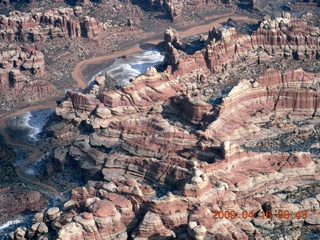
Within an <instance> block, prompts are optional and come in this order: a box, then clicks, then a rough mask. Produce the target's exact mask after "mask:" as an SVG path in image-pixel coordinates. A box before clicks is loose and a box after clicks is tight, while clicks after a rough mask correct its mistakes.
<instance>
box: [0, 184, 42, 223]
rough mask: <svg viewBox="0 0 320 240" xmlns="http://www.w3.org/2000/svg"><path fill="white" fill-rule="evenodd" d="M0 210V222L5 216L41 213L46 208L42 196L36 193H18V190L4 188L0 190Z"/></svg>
mask: <svg viewBox="0 0 320 240" xmlns="http://www.w3.org/2000/svg"><path fill="white" fill-rule="evenodd" d="M0 195H1V200H0V203H1V206H2V207H1V209H0V213H1V214H0V216H1V217H0V220H1V221H4V220H5V217H6V216H8V215H9V216H10V215H14V214H15V213H21V212H25V211H31V212H34V211H41V210H42V209H43V208H44V207H45V206H46V201H45V199H44V198H43V196H42V195H41V194H40V193H39V192H36V191H23V192H22V191H19V190H18V189H11V188H5V189H1V190H0Z"/></svg>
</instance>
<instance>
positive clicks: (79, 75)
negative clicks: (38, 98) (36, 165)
mask: <svg viewBox="0 0 320 240" xmlns="http://www.w3.org/2000/svg"><path fill="white" fill-rule="evenodd" d="M229 17H231V18H232V19H233V20H235V21H237V20H243V21H247V22H256V21H257V19H253V18H248V17H244V16H237V15H229V16H225V15H224V16H220V17H219V16H215V17H210V18H205V19H204V20H203V21H202V22H200V23H198V24H199V25H197V26H193V27H190V28H188V29H186V30H182V31H179V37H181V38H185V37H188V36H192V35H195V34H200V33H206V32H208V30H209V29H210V28H212V27H219V26H220V25H221V23H223V22H226V21H227V20H228V18H229ZM162 39H163V33H162V32H158V33H156V35H155V36H154V37H152V38H151V39H147V40H146V39H145V40H143V39H141V40H140V43H142V42H144V43H145V44H157V43H158V42H160V41H162ZM138 51H141V48H140V47H139V46H138V45H137V43H132V44H131V45H130V46H129V47H127V48H125V49H123V50H121V51H118V52H113V53H109V54H106V55H103V56H98V57H94V58H91V59H87V60H84V61H82V62H80V63H78V64H77V65H76V66H75V69H74V71H73V72H72V77H73V78H74V80H75V81H76V82H77V86H75V87H81V88H83V89H85V88H86V87H87V81H86V79H85V77H84V74H83V73H84V71H85V70H86V67H87V66H88V65H95V64H101V63H103V62H106V61H108V60H111V59H114V58H117V57H120V56H123V55H129V54H133V53H136V52H138ZM54 107H56V103H55V102H47V103H43V104H39V105H35V106H31V107H26V108H24V109H19V110H13V111H11V112H7V113H5V114H2V115H0V133H1V134H2V136H3V137H4V139H5V141H6V143H7V144H9V145H13V146H16V147H19V148H23V149H25V150H27V151H30V152H32V154H31V155H30V156H29V157H28V159H26V164H25V166H24V167H20V168H16V173H17V175H18V176H19V177H20V178H21V179H24V180H26V181H28V182H31V183H33V184H36V185H38V186H40V187H44V188H46V189H47V190H49V191H50V192H52V194H53V195H54V196H55V197H56V198H57V199H60V201H63V200H64V199H63V197H62V196H61V194H60V192H59V191H58V190H57V189H56V188H55V187H53V186H50V185H48V184H45V183H43V182H41V181H39V180H38V179H36V178H34V177H32V176H30V175H26V174H25V173H24V171H25V169H26V168H27V167H28V166H30V165H31V164H32V162H34V161H35V160H37V159H38V158H39V157H41V156H42V155H43V153H41V152H40V151H39V149H37V148H36V147H35V146H31V145H28V144H24V143H21V142H18V141H16V140H14V139H12V138H11V137H10V134H9V133H8V132H7V131H6V127H7V123H6V120H7V119H8V118H10V117H13V116H16V115H20V114H23V113H26V112H28V111H34V110H41V109H50V108H54Z"/></svg>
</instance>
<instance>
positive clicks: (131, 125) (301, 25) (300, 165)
mask: <svg viewBox="0 0 320 240" xmlns="http://www.w3.org/2000/svg"><path fill="white" fill-rule="evenodd" d="M319 37H320V36H319V29H318V28H317V27H313V26H309V25H307V23H306V22H305V21H303V20H302V19H295V18H291V17H290V15H289V14H284V15H283V17H281V18H276V19H274V20H272V19H270V18H268V17H266V18H265V19H264V20H263V21H262V22H260V23H259V27H258V28H257V29H256V30H255V31H254V32H253V33H252V34H251V35H248V34H238V33H237V32H236V31H235V29H234V28H232V27H224V28H221V29H210V30H209V32H208V38H207V39H206V40H204V39H201V40H199V43H201V44H202V49H200V50H198V51H196V52H194V53H193V54H187V53H186V51H185V49H186V48H185V45H184V43H183V42H182V41H181V40H180V39H179V38H178V36H177V33H176V32H175V31H174V30H172V29H168V30H167V31H166V32H165V44H166V57H165V63H166V64H167V68H166V70H165V71H163V72H158V71H157V70H156V69H155V68H150V69H148V71H147V72H146V74H145V75H141V76H138V77H137V78H135V79H133V80H132V81H131V82H130V83H128V84H126V85H124V86H122V87H121V88H119V89H117V90H112V91H103V82H104V79H103V77H102V79H101V78H100V79H99V78H97V80H96V83H95V84H96V85H97V87H100V91H97V93H96V94H92V93H86V94H85V93H79V92H74V91H69V92H68V93H67V94H66V98H65V100H64V101H63V102H61V103H60V104H59V105H58V106H57V108H56V114H57V115H58V116H61V118H62V119H63V121H64V122H65V125H66V126H67V125H68V124H73V125H77V126H78V125H79V126H80V125H81V126H83V124H84V125H85V126H86V127H87V129H90V133H89V134H85V133H83V132H82V133H80V132H79V133H72V132H67V129H68V128H67V127H66V128H65V129H62V130H61V129H60V130H59V131H56V132H55V136H56V138H66V137H68V136H73V137H74V136H75V135H76V137H75V140H74V141H73V143H72V145H71V146H69V147H66V150H64V151H66V152H67V155H68V156H69V157H70V158H71V159H72V161H75V162H76V163H77V165H78V166H79V171H84V172H85V174H86V176H87V178H88V179H91V180H89V181H88V183H87V185H86V186H83V187H78V188H75V189H73V190H72V196H71V199H70V200H69V201H67V202H65V203H64V206H63V207H62V208H60V209H59V208H50V209H48V210H46V211H44V212H40V213H37V214H36V215H35V217H34V221H33V225H32V226H31V228H29V229H26V228H18V229H17V230H16V231H15V232H12V233H11V237H12V238H13V239H33V238H37V239H50V236H54V239H60V240H65V239H127V238H128V237H130V238H132V239H171V238H176V239H205V238H206V237H214V239H249V238H251V239H252V238H255V239H262V238H263V237H271V238H273V237H274V238H276V239H287V238H289V237H291V238H292V239H297V238H298V237H299V236H300V235H301V231H302V230H303V228H304V227H305V226H308V227H310V228H313V229H319V228H320V209H319V201H320V195H319V194H318V195H312V194H310V195H304V196H303V197H302V198H297V199H298V200H296V201H293V202H291V201H289V200H288V198H287V196H289V195H290V194H291V195H294V194H297V193H298V192H299V189H301V188H303V187H306V186H310V185H312V184H319V174H318V171H319V164H318V160H319V155H315V154H312V153H311V152H301V151H280V150H279V151H275V150H274V151H272V152H271V151H258V150H259V149H258V148H253V149H254V150H250V149H246V148H245V146H246V144H249V143H251V142H258V141H263V140H265V139H267V138H269V137H270V136H272V137H273V138H277V137H278V136H281V135H284V134H293V135H294V136H296V137H305V138H306V139H308V136H310V135H312V134H313V133H314V131H316V129H319V128H317V127H318V124H319V116H320V112H319V106H320V97H319V77H320V73H319V72H318V71H313V72H308V71H306V70H302V69H301V68H295V65H294V64H295V63H297V62H300V63H301V62H312V61H315V62H317V60H319V58H320V48H319V47H320V46H319ZM275 63H280V65H281V64H282V68H281V67H278V68H276V67H275V66H276V64H275ZM317 63H318V62H317ZM287 64H288V67H286V66H287ZM318 64H319V63H318ZM298 66H299V64H298ZM245 68H246V69H247V70H246V71H243V69H245ZM241 69H242V70H241ZM257 70H260V71H257ZM238 71H243V72H238ZM250 73H252V74H250ZM232 79H235V81H233V83H234V84H233V87H232V89H231V90H230V92H229V93H227V94H225V95H223V96H222V99H221V104H220V103H219V104H218V103H215V102H213V103H212V102H211V100H212V99H216V98H218V97H219V94H218V93H219V91H220V90H221V86H225V85H224V84H226V85H228V83H229V82H231V80H232ZM298 123H299V124H298ZM62 151H63V149H60V150H56V151H55V153H54V156H53V159H54V164H55V165H59V164H60V166H59V168H60V169H63V165H64V164H65V158H64V157H63V156H62V157H61V152H62ZM80 169H81V170H80ZM266 204H267V205H268V209H270V211H271V212H272V214H273V216H278V215H277V214H278V213H281V211H287V212H289V213H290V216H291V217H290V219H283V218H279V217H273V218H271V219H266V218H263V217H262V214H261V211H262V210H263V209H265V207H264V206H266ZM232 210H233V211H235V212H237V213H238V216H241V215H242V213H243V212H251V211H252V212H253V213H254V216H251V217H247V218H246V217H237V218H235V219H230V218H227V217H222V218H217V219H215V215H216V214H215V212H217V211H223V212H226V211H232ZM300 211H307V215H308V216H307V218H306V219H304V218H298V216H297V215H296V214H297V213H298V212H300Z"/></svg>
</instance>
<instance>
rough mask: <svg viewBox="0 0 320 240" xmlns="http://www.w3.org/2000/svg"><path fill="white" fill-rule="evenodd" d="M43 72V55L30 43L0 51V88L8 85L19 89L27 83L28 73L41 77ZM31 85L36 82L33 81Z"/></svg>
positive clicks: (3, 88)
mask: <svg viewBox="0 0 320 240" xmlns="http://www.w3.org/2000/svg"><path fill="white" fill-rule="evenodd" d="M44 73H45V62H44V55H43V53H42V52H41V51H39V50H37V49H36V48H35V47H34V46H32V45H29V46H20V47H18V48H17V49H15V50H9V51H1V52H0V89H2V90H5V89H7V88H9V87H11V88H15V89H17V90H20V89H22V88H23V87H24V86H25V85H26V84H27V76H28V75H33V76H36V77H42V76H43V75H44ZM33 85H37V84H34V83H33ZM39 86H41V84H39Z"/></svg>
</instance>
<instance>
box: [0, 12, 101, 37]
mask: <svg viewBox="0 0 320 240" xmlns="http://www.w3.org/2000/svg"><path fill="white" fill-rule="evenodd" d="M81 14H82V9H81V7H76V8H74V9H72V8H58V9H56V8H54V9H50V10H47V11H45V12H37V13H30V14H28V13H22V12H18V11H15V12H11V13H10V15H9V16H4V15H1V16H0V29H1V30H0V38H2V39H3V40H4V41H14V40H19V41H23V42H25V41H32V42H37V41H45V40H46V38H48V37H50V38H57V37H64V38H79V37H87V38H90V39H98V38H99V37H100V31H101V29H102V24H101V23H98V22H97V21H96V20H95V19H94V18H89V17H82V16H81Z"/></svg>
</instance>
